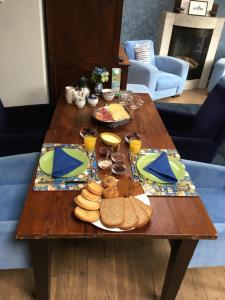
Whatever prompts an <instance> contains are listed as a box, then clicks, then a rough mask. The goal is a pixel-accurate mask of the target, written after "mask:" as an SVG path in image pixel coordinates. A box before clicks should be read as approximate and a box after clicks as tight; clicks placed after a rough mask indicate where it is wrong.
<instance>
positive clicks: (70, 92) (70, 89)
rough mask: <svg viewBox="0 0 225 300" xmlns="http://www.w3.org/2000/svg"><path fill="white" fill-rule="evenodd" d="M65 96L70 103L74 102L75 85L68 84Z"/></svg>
mask: <svg viewBox="0 0 225 300" xmlns="http://www.w3.org/2000/svg"><path fill="white" fill-rule="evenodd" d="M65 97H66V102H67V103H68V104H72V103H73V102H74V99H75V97H74V87H73V86H66V87H65Z"/></svg>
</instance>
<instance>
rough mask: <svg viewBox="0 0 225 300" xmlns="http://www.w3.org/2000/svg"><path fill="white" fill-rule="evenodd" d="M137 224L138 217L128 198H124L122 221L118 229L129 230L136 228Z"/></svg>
mask: <svg viewBox="0 0 225 300" xmlns="http://www.w3.org/2000/svg"><path fill="white" fill-rule="evenodd" d="M137 224H138V217H137V215H136V212H135V209H134V208H133V206H132V203H131V200H130V198H124V221H123V223H122V224H121V225H119V228H121V229H124V230H129V229H131V228H134V227H136V226H137Z"/></svg>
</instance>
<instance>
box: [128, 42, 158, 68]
mask: <svg viewBox="0 0 225 300" xmlns="http://www.w3.org/2000/svg"><path fill="white" fill-rule="evenodd" d="M136 44H139V45H143V44H148V46H149V51H150V63H151V64H152V65H154V66H155V53H154V44H153V42H152V41H150V40H138V41H126V42H125V43H124V48H125V51H126V54H127V56H128V58H129V59H133V60H135V45H136Z"/></svg>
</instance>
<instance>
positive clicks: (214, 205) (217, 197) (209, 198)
mask: <svg viewBox="0 0 225 300" xmlns="http://www.w3.org/2000/svg"><path fill="white" fill-rule="evenodd" d="M197 190H198V193H199V195H200V198H201V200H202V202H203V203H204V205H205V207H206V210H207V211H208V213H209V215H210V217H211V219H212V221H213V223H224V222H225V219H224V216H225V205H224V203H225V201H224V200H225V199H224V197H225V190H224V189H222V188H221V189H219V188H212V187H210V188H207V187H206V188H203V187H201V188H197Z"/></svg>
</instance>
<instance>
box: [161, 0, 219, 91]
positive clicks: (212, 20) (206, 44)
mask: <svg viewBox="0 0 225 300" xmlns="http://www.w3.org/2000/svg"><path fill="white" fill-rule="evenodd" d="M183 1H185V0H183ZM223 25H224V19H223V18H216V17H201V16H192V15H187V14H177V13H171V12H163V14H162V20H161V35H160V43H159V51H158V52H159V55H170V56H174V57H179V58H181V59H183V60H185V61H187V62H188V63H189V74H188V79H187V81H186V84H185V89H186V90H190V89H194V88H206V86H207V83H208V78H209V74H210V71H211V68H212V64H213V61H214V57H215V54H216V50H217V46H218V43H219V40H220V36H221V32H222V29H223Z"/></svg>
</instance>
